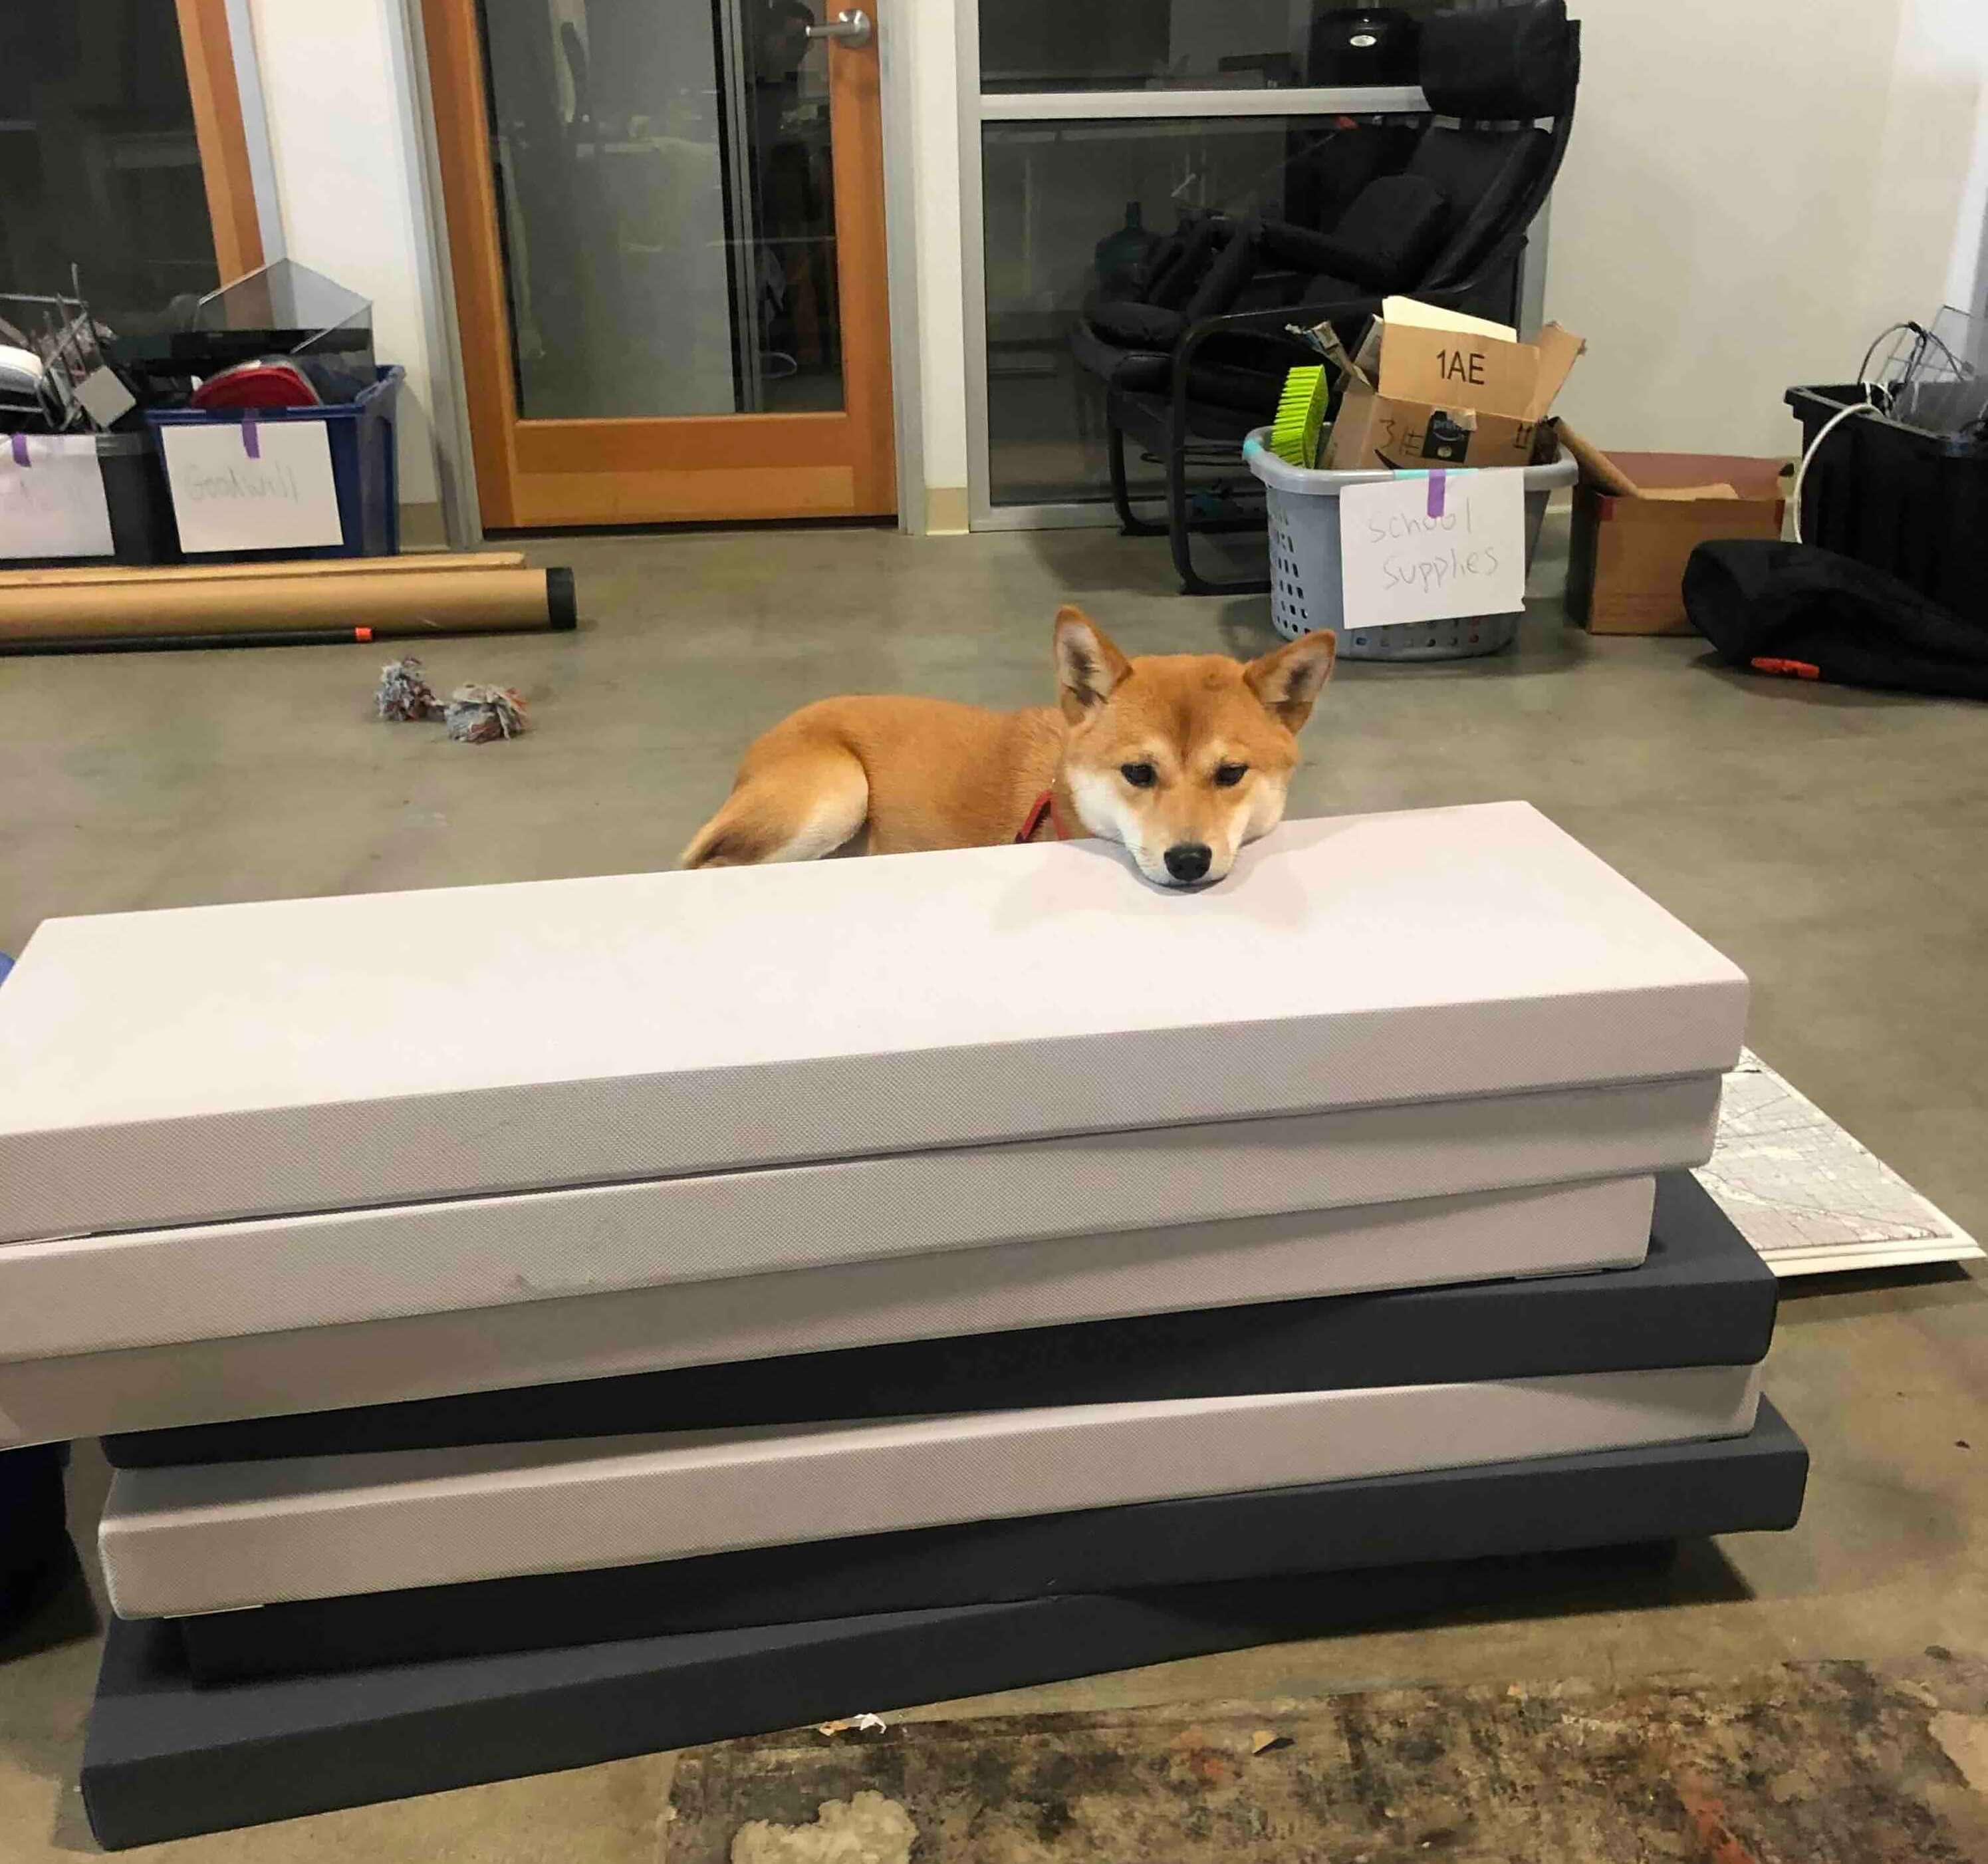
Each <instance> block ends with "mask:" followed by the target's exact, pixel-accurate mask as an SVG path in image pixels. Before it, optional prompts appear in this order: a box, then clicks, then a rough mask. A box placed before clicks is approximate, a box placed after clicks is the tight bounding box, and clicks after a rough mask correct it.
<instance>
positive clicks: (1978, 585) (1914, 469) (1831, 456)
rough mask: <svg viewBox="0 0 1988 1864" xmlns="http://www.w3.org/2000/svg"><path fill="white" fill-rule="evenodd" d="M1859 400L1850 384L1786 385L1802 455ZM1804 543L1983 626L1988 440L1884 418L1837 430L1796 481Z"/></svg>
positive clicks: (1868, 417) (1987, 603)
mask: <svg viewBox="0 0 1988 1864" xmlns="http://www.w3.org/2000/svg"><path fill="white" fill-rule="evenodd" d="M1864 398H1865V396H1864V391H1863V390H1862V389H1861V388H1860V387H1857V386H1856V385H1855V384H1847V385H1843V386H1837V387H1820V388H1790V390H1789V391H1788V392H1787V404H1788V406H1789V407H1790V408H1793V409H1794V413H1795V418H1796V419H1797V421H1800V423H1801V426H1802V446H1803V448H1804V451H1806V450H1807V448H1809V447H1810V446H1813V445H1814V443H1815V437H1816V435H1817V434H1819V433H1821V431H1822V429H1823V428H1824V425H1826V424H1827V422H1828V421H1830V420H1831V418H1832V417H1834V415H1836V414H1839V413H1841V411H1842V410H1843V409H1844V408H1848V407H1851V406H1854V404H1856V403H1858V402H1859V401H1862V400H1863V399H1864ZM1801 527H1802V528H1801V534H1802V541H1803V542H1804V543H1813V544H1817V545H1820V546H1821V547H1822V548H1823V549H1824V550H1834V551H1836V552H1837V553H1838V554H1839V555H1841V556H1850V557H1854V558H1855V559H1856V560H1857V561H1858V562H1859V563H1868V564H1869V565H1870V566H1871V567H1872V568H1873V569H1875V570H1887V571H1888V572H1889V573H1891V574H1892V575H1893V576H1895V577H1897V578H1898V580H1899V581H1901V582H1902V583H1905V584H1909V585H1910V586H1911V587H1912V588H1914V589H1916V590H1918V591H1919V594H1922V595H1923V596H1925V597H1927V598H1928V599H1929V600H1932V601H1935V602H1937V603H1939V604H1940V605H1941V606H1942V607H1945V608H1949V609H1951V610H1952V611H1953V612H1954V613H1955V614H1957V615H1961V616H1964V617H1966V619H1967V620H1969V621H1979V622H1981V623H1983V624H1988V442H1984V441H1980V440H1977V439H1969V438H1963V437H1961V436H1959V435H1953V434H1936V433H1932V432H1931V431H1928V430H1927V429H1925V428H1916V427H1911V426H1908V425H1906V424H1905V422H1904V421H1894V420H1892V419H1891V418H1889V417H1888V416H1887V415H1883V414H1858V415H1856V416H1854V417H1853V418H1851V419H1850V420H1848V421H1843V422H1841V423H1840V424H1839V425H1838V427H1837V428H1836V431H1834V433H1832V434H1831V435H1830V436H1829V438H1827V440H1825V441H1824V442H1823V443H1822V445H1821V447H1820V448H1817V452H1816V453H1815V455H1814V458H1811V459H1810V461H1809V462H1808V475H1807V478H1806V479H1804V482H1803V484H1802V506H1801Z"/></svg>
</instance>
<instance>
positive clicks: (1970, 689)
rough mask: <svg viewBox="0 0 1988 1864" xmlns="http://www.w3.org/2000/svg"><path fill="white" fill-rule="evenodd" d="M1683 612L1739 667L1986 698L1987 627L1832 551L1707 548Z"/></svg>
mask: <svg viewBox="0 0 1988 1864" xmlns="http://www.w3.org/2000/svg"><path fill="white" fill-rule="evenodd" d="M1684 605H1685V612H1686V613H1687V614H1689V616H1690V617H1691V619H1692V623H1693V624H1694V625H1695V626H1696V628H1698V630H1699V632H1700V633H1701V634H1703V635H1704V636H1705V637H1706V639H1707V640H1709V641H1711V643H1712V645H1713V646H1714V647H1716V648H1718V650H1719V653H1720V654H1721V655H1723V656H1724V658H1726V659H1727V660H1729V661H1731V662H1732V663H1733V665H1735V666H1739V667H1751V668H1754V669H1755V670H1756V672H1763V673H1782V674H1792V675H1796V676H1797V677H1799V678H1806V679H1826V680H1833V681H1835V682H1838V683H1839V684H1841V685H1848V686H1881V687H1887V688H1892V689H1893V690H1895V691H1898V692H1932V693H1940V694H1944V695H1952V696H1956V697H1959V698H1962V699H1988V627H1984V626H1983V624H1981V623H1980V622H1978V621H1966V620H1965V619H1963V617H1961V616H1959V615H1956V614H1954V613H1953V612H1952V611H1951V610H1949V609H1946V608H1942V607H1939V604H1937V603H1934V602H1929V601H1928V600H1926V598H1925V597H1924V596H1922V595H1921V594H1919V592H1918V590H1915V589H1913V588H1911V587H1909V586H1908V585H1907V584H1904V583H1902V582H1900V581H1899V580H1898V578H1897V577H1894V576H1888V575H1886V574H1885V572H1884V571H1883V570H1874V569H1871V567H1869V566H1868V564H1865V563H1857V562H1854V561H1853V560H1851V558H1849V557H1848V556H1838V555H1837V554H1836V553H1835V552H1834V551H1833V550H1817V549H1816V548H1815V547H1814V546H1813V545H1810V544H1802V543H1763V542H1757V541H1746V542H1742V541H1734V542H1730V543H1702V544H1700V545H1699V546H1698V548H1697V549H1696V550H1694V551H1692V553H1691V561H1690V563H1689V565H1688V566H1687V567H1685V573H1684Z"/></svg>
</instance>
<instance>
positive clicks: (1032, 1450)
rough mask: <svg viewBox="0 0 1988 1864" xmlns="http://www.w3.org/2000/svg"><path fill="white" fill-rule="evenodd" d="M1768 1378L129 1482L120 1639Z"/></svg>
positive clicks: (1071, 1497) (1443, 1460) (1519, 1422)
mask: <svg viewBox="0 0 1988 1864" xmlns="http://www.w3.org/2000/svg"><path fill="white" fill-rule="evenodd" d="M1758 1401H1759V1381H1758V1368H1757V1367H1753V1366H1711V1367H1703V1366H1701V1367H1691V1368H1681V1369H1672V1370H1662V1371H1644V1372H1600V1373H1581V1374H1575V1375H1560V1376H1554V1377H1547V1378H1539V1379H1507V1380H1498V1381H1490V1382H1483V1383H1471V1384H1457V1385H1395V1386H1385V1387H1375V1388H1368V1389H1356V1390H1344V1391H1320V1392H1275V1393H1270V1394H1265V1395H1253V1396H1244V1397H1232V1398H1215V1399H1178V1400H1171V1401H1159V1402H1136V1403H1127V1404H1094V1405H1082V1406H1053V1407H1046V1408H1043V1409H1029V1410H1009V1411H998V1412H969V1413H965V1414H962V1415H953V1416H928V1417H914V1418H904V1419H891V1420H887V1421H884V1422H881V1423H856V1424H833V1423H827V1424H820V1425H813V1426H793V1427H788V1428H745V1429H732V1430H707V1431H688V1432H681V1433H664V1434H659V1435H655V1436H647V1437H634V1438H629V1437H612V1438H602V1439H582V1440H580V1441H578V1442H574V1443H555V1444H537V1445H505V1446H484V1447H474V1448H468V1449H458V1450H407V1451H401V1452H394V1453H382V1454H371V1455H357V1456H322V1457H300V1458H297V1459H294V1460H288V1461H279V1462H254V1463H210V1464H204V1465H198V1466H194V1467H177V1468H171V1469H144V1470H120V1471H119V1472H118V1473H117V1475H116V1477H114V1478H113V1481H112V1484H111V1490H110V1498H109V1500H108V1501H107V1503H106V1505H105V1508H104V1512H103V1521H102V1524H101V1525H100V1529H99V1534H98V1547H99V1551H100V1554H101V1556H102V1560H103V1571H104V1576H105V1579H106V1584H107V1585H108V1587H109V1590H110V1598H111V1601H112V1603H113V1606H114V1607H115V1609H117V1612H119V1614H120V1615H122V1616H125V1617H154V1616H165V1615H179V1614H184V1613H188V1612H213V1611H225V1610H231V1609H238V1608H240V1607H242V1606H247V1605H265V1604H271V1603H275V1602H279V1601H282V1600H288V1599H299V1598H323V1597H337V1596H343V1595H348V1594H352V1593H357V1592H394V1591H400V1590H403V1589H405V1588H411V1587H415V1586H428V1585H451V1584H460V1583H464V1582H471V1581H475V1580H481V1579H492V1578H504V1577H508V1576H511V1575H518V1574H523V1573H533V1572H563V1571H576V1570H579V1569H581V1568H589V1567H608V1566H624V1565H639V1564H641V1563H643V1562H645V1561H657V1560H664V1559H672V1558H682V1557H684V1556H686V1555H695V1554H708V1553H714V1552H720V1551H730V1550H733V1549H736V1548H750V1547H763V1546H768V1545H773V1544H779V1543H781V1542H783V1541H802V1540H821V1539H833V1538H838V1537H841V1536H844V1535H851V1534H874V1533H878V1532H885V1531H893V1530H898V1529H904V1528H913V1527H931V1526H937V1525H941V1524H945V1523H948V1522H958V1521H986V1520H992V1519H999V1518H1002V1517H1011V1516H1019V1515H1031V1514H1051V1513H1057V1512H1060V1511H1063V1510H1073V1509H1080V1508H1095V1507H1110V1506H1115V1505H1122V1504H1129V1503H1134V1502H1141V1501H1151V1500H1161V1499H1165V1498H1168V1497H1179V1496H1190V1495H1208V1494H1222V1493H1226V1492H1229V1491H1232V1490H1247V1489H1259V1488H1278V1487H1291V1486H1294V1485H1297V1484H1301V1483H1324V1482H1334V1481H1343V1480H1350V1479H1352V1478H1354V1477H1365V1476H1378V1475H1388V1474H1394V1473H1400V1472H1402V1471H1406V1470H1427V1469H1438V1468H1459V1467H1469V1466H1470V1465H1472V1464H1475V1463H1495V1462H1501V1461H1506V1460H1512V1459H1514V1458H1525V1457H1532V1456H1569V1455H1574V1454H1577V1453H1581V1452H1582V1451H1587V1450H1615V1449H1622V1448H1627V1447H1629V1446H1635V1445H1639V1444H1649V1443H1675V1442H1680V1441H1684V1440H1687V1439H1709V1438H1719V1437H1729V1436H1744V1435H1745V1434H1746V1433H1747V1432H1748V1431H1749V1430H1750V1429H1752V1428H1753V1421H1754V1412H1755V1409H1756V1405H1757V1403H1758Z"/></svg>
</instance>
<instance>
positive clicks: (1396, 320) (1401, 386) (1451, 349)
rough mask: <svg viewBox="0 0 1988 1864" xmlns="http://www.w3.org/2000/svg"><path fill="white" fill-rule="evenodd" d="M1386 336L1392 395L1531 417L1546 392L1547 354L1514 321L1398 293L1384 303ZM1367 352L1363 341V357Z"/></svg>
mask: <svg viewBox="0 0 1988 1864" xmlns="http://www.w3.org/2000/svg"><path fill="white" fill-rule="evenodd" d="M1378 336H1379V347H1380V385H1381V394H1384V395H1389V396H1392V397H1395V398H1396V399H1397V400H1399V401H1419V402H1422V403H1425V404H1428V405H1431V406H1433V407H1437V408H1474V409H1476V411H1478V412H1479V413H1480V414H1506V415H1510V416H1513V417H1514V418H1528V417H1529V416H1530V410H1531V408H1532V406H1533V402H1534V401H1535V400H1536V399H1537V395H1538V384H1539V374H1540V354H1539V352H1538V351H1537V350H1535V349H1534V348H1533V347H1531V346H1530V344H1527V343H1520V342H1519V341H1518V340H1517V333H1516V331H1514V330H1512V329H1511V328H1510V326H1508V325H1505V324H1498V323H1489V322H1487V321H1486V320H1485V319H1483V318H1482V317H1466V316H1462V315H1461V314H1460V313H1455V312H1451V311H1441V310H1436V309H1435V308H1434V307H1433V306H1430V305H1426V304H1418V303H1415V300H1414V299H1410V298H1390V299H1388V300H1387V302H1386V303H1385V304H1384V306H1383V307H1382V310H1381V323H1380V327H1379V332H1378ZM1369 340H1370V342H1371V340H1372V338H1371V335H1370V338H1369ZM1365 354H1366V348H1365V346H1364V345H1363V346H1362V350H1361V357H1362V360H1363V361H1364V357H1365ZM1369 373H1370V374H1371V370H1370V371H1369Z"/></svg>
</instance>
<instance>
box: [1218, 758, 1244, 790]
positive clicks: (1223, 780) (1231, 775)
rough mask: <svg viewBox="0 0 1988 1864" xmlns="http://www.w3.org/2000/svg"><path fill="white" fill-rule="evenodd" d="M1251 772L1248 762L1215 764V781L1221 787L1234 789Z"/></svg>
mask: <svg viewBox="0 0 1988 1864" xmlns="http://www.w3.org/2000/svg"><path fill="white" fill-rule="evenodd" d="M1248 775H1249V766H1248V765H1247V764H1246V763H1219V764H1217V765H1216V766H1215V784H1216V787H1218V788H1219V789H1223V790H1233V789H1234V788H1235V787H1236V785H1237V784H1238V783H1240V782H1242V780H1243V778H1244V777H1246V776H1248Z"/></svg>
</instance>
